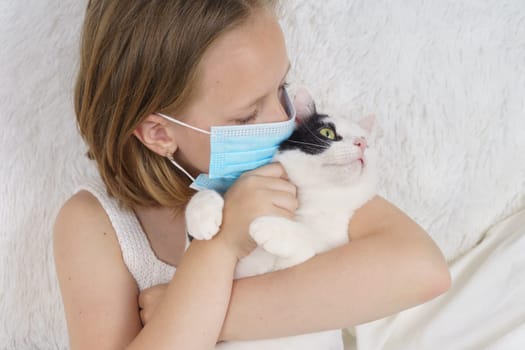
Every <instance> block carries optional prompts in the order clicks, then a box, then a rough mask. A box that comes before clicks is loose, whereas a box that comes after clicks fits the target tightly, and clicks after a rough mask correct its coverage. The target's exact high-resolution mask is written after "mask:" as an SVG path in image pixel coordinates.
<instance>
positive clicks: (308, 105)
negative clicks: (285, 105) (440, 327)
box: [293, 87, 316, 122]
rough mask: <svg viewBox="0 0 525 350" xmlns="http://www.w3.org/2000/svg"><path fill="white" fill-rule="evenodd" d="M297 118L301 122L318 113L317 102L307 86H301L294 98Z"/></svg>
mask: <svg viewBox="0 0 525 350" xmlns="http://www.w3.org/2000/svg"><path fill="white" fill-rule="evenodd" d="M293 104H294V106H295V111H296V118H297V120H298V121H299V122H301V121H303V120H305V119H308V118H309V117H311V116H312V115H314V114H315V113H316V109H315V102H314V100H313V98H312V96H311V95H310V93H309V92H308V90H307V89H306V88H305V87H299V88H298V89H297V91H296V92H295V96H294V99H293Z"/></svg>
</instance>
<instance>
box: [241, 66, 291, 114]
mask: <svg viewBox="0 0 525 350" xmlns="http://www.w3.org/2000/svg"><path fill="white" fill-rule="evenodd" d="M290 68H292V64H291V63H290V61H288V68H287V69H286V73H284V76H283V78H282V80H281V83H282V82H283V81H284V80H285V79H286V76H287V75H288V72H290ZM261 97H262V96H259V97H257V98H255V99H253V100H252V101H250V102H249V103H247V104H246V105H245V106H244V107H241V108H239V110H243V109H246V108H248V107H250V106H253V105H254V104H255V102H257V101H259V100H260V99H261Z"/></svg>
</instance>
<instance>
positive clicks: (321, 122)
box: [279, 112, 342, 155]
mask: <svg viewBox="0 0 525 350" xmlns="http://www.w3.org/2000/svg"><path fill="white" fill-rule="evenodd" d="M327 118H328V116H327V115H326V114H318V113H317V112H316V113H314V114H313V115H312V116H310V117H308V118H306V119H305V120H301V122H300V123H299V124H298V125H297V126H296V128H295V130H294V132H293V133H292V135H291V136H290V137H289V138H288V139H287V140H286V141H284V142H283V143H281V145H280V146H279V152H282V151H288V150H295V149H297V150H299V151H301V152H303V153H307V154H312V155H315V154H320V153H323V152H324V151H325V150H327V149H328V148H330V146H331V145H332V143H333V142H337V141H340V140H342V137H341V136H340V135H338V134H337V130H336V128H335V125H334V123H332V122H330V121H328V120H326V119H327ZM323 128H329V129H332V130H333V132H334V133H335V140H331V139H329V138H327V137H325V136H323V135H322V134H321V133H320V131H321V130H322V129H323Z"/></svg>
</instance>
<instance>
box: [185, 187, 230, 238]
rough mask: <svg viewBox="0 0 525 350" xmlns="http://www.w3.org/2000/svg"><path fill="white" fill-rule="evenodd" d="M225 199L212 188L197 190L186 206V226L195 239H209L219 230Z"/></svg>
mask: <svg viewBox="0 0 525 350" xmlns="http://www.w3.org/2000/svg"><path fill="white" fill-rule="evenodd" d="M223 206H224V199H223V198H222V197H221V195H220V194H219V193H217V192H215V191H212V190H203V191H199V192H197V193H196V194H195V195H193V197H192V198H191V200H190V201H189V203H188V205H187V206H186V213H185V216H186V228H187V230H188V233H189V234H190V235H191V236H192V237H193V238H195V239H199V240H208V239H211V238H213V236H215V235H216V234H217V232H219V229H220V227H221V223H222V208H223Z"/></svg>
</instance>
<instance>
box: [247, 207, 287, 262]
mask: <svg viewBox="0 0 525 350" xmlns="http://www.w3.org/2000/svg"><path fill="white" fill-rule="evenodd" d="M296 231H297V223H296V222H295V221H291V220H288V219H285V218H282V217H278V216H261V217H259V218H257V219H255V220H253V221H252V223H251V224H250V236H251V237H252V238H253V240H254V241H255V242H257V244H258V245H260V246H262V247H263V248H264V250H266V251H267V252H268V253H271V254H274V255H277V256H283V257H288V256H291V255H292V254H293V251H294V241H295V239H294V236H296V235H295V233H296Z"/></svg>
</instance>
